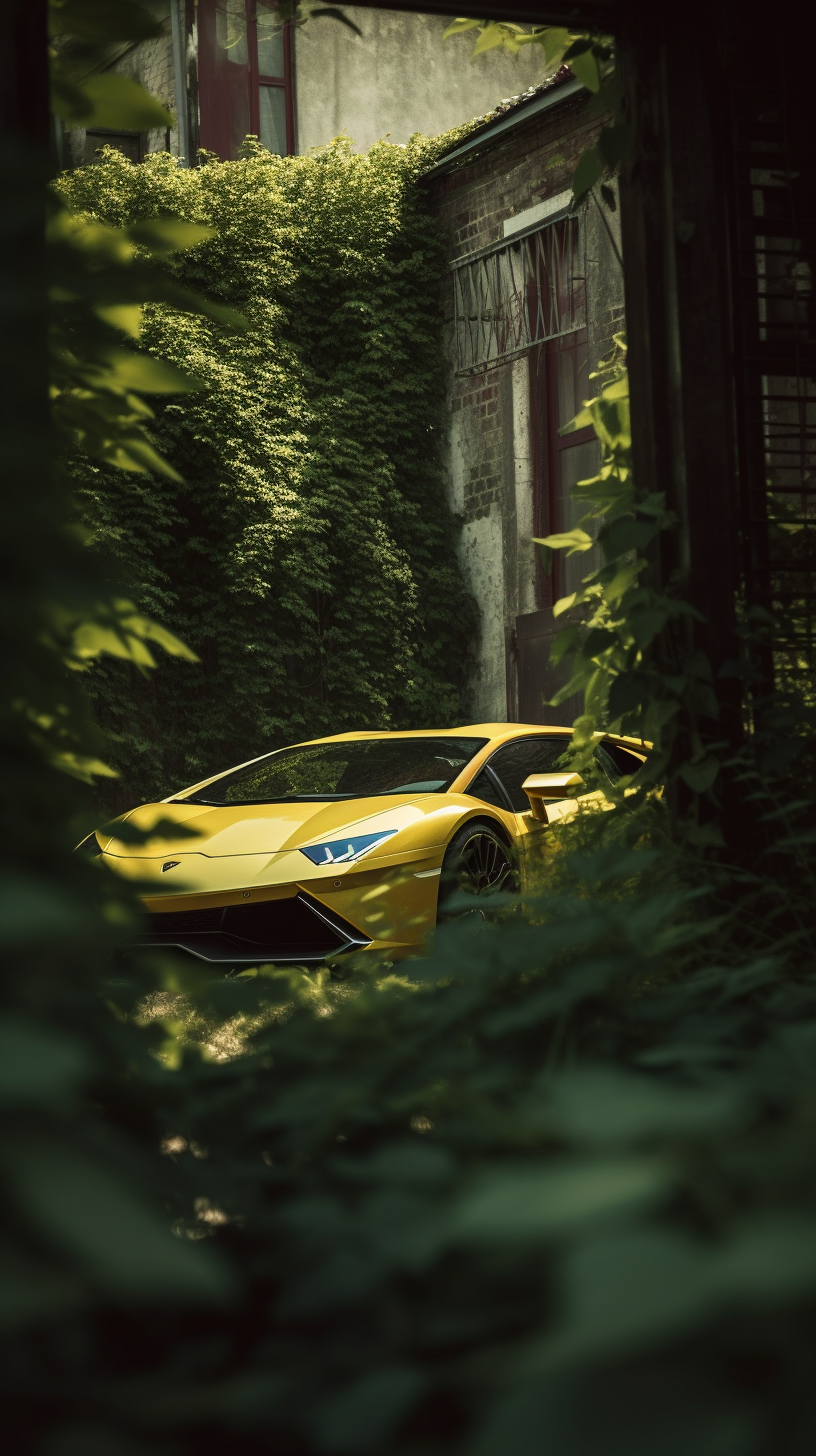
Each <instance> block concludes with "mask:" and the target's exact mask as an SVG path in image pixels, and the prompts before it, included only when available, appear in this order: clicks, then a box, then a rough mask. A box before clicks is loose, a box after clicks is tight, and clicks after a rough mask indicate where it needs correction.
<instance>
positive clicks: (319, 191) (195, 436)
mask: <svg viewBox="0 0 816 1456" xmlns="http://www.w3.org/2000/svg"><path fill="white" fill-rule="evenodd" d="M450 140H451V138H450V137H446V138H441V139H437V140H436V141H433V142H431V141H428V140H425V139H423V138H414V139H413V140H412V141H411V142H410V143H409V145H408V146H407V147H404V148H403V147H397V146H393V145H389V144H387V143H380V144H379V145H378V146H376V147H374V148H372V150H371V151H370V152H369V153H368V154H366V155H364V156H361V155H358V154H355V153H354V152H353V151H352V150H351V146H350V144H349V143H348V141H347V140H345V139H339V140H338V141H336V142H334V143H332V144H331V145H330V146H328V147H326V148H324V149H322V150H321V151H318V152H312V153H311V154H309V155H308V156H302V157H289V158H279V157H276V156H273V155H271V154H269V153H267V152H265V151H263V150H262V149H261V148H260V147H259V146H258V145H257V144H256V143H254V142H252V141H249V142H248V143H247V144H246V146H245V154H244V156H243V158H242V159H241V160H240V161H237V162H223V163H221V162H218V161H216V160H212V159H211V160H208V161H207V162H206V164H205V165H203V166H202V167H200V168H197V169H194V170H191V169H185V168H182V167H180V166H178V164H177V163H176V162H175V160H174V159H173V158H171V157H170V156H168V155H165V154H160V155H157V156H153V157H150V158H148V159H147V161H146V162H144V163H143V164H142V165H141V166H138V167H135V166H133V165H131V164H130V163H129V162H128V161H127V160H126V159H125V158H123V157H122V156H120V155H119V154H118V153H116V152H114V151H110V150H108V151H106V152H105V153H104V154H103V157H102V161H101V163H100V165H98V166H95V167H90V168H86V169H84V170H82V171H79V172H76V173H73V174H70V175H68V176H66V177H64V178H63V179H62V181H61V183H60V191H61V194H62V196H63V197H64V198H65V199H66V200H67V201H68V202H69V204H70V206H71V207H72V209H73V210H74V211H75V212H76V213H79V214H81V215H82V216H84V217H86V218H89V219H92V220H93V222H94V224H95V225H99V224H104V225H105V226H107V227H110V228H126V229H130V231H131V232H132V231H133V229H134V228H148V227H151V226H153V227H155V225H156V220H157V219H167V218H172V219H173V220H174V225H176V226H177V225H178V223H179V220H180V221H182V222H183V223H184V224H185V225H187V226H190V225H191V224H194V225H196V226H201V225H204V226H205V227H206V229H207V230H208V233H207V237H206V239H205V240H204V241H202V242H200V243H199V245H198V246H196V247H194V248H192V249H190V250H188V251H186V252H185V253H184V254H178V255H175V257H174V258H173V259H171V260H170V261H169V262H168V264H167V265H166V266H167V268H168V270H169V274H168V277H169V279H170V281H172V282H173V284H174V286H175V287H177V288H181V287H184V288H190V287H192V288H193V289H194V290H195V291H196V292H197V293H200V292H206V293H207V294H209V295H210V296H215V298H216V299H217V301H218V302H219V303H220V304H221V305H222V306H224V305H227V306H232V307H233V308H238V309H239V310H240V311H241V314H242V315H243V316H244V317H245V319H246V322H247V327H246V329H245V330H244V331H243V332H237V331H236V330H235V328H234V327H231V326H228V323H229V321H228V322H223V321H221V320H219V318H218V317H217V316H216V317H213V316H210V317H208V318H204V317H202V316H200V315H198V316H197V315H194V314H192V313H190V312H188V311H182V310H181V309H180V308H179V307H178V306H174V304H173V302H172V300H171V301H169V302H165V301H160V302H158V303H156V304H151V305H149V306H148V307H147V308H146V309H145V317H144V323H143V326H142V328H141V335H140V342H141V343H142V345H143V346H145V347H146V348H147V349H148V350H149V351H150V353H151V354H152V355H153V356H154V358H155V359H156V360H161V361H162V364H161V367H162V368H167V367H169V366H173V367H174V372H175V373H177V372H178V370H181V371H183V372H184V373H185V374H186V375H188V376H190V375H192V376H194V377H195V380H196V381H197V384H198V388H197V389H196V391H195V393H191V394H187V395H186V396H184V397H182V398H178V397H176V398H174V399H172V400H165V399H163V398H157V401H156V404H155V411H156V420H155V424H154V429H153V434H154V437H155V441H156V444H157V446H158V448H159V449H160V451H161V452H162V455H163V456H164V457H165V458H166V459H167V460H168V461H169V462H170V464H171V466H172V467H173V471H174V475H173V476H168V474H167V473H166V472H165V473H164V474H159V473H156V472H155V471H154V472H153V473H150V474H141V475H135V474H133V473H127V474H126V473H124V472H121V471H117V470H112V469H110V468H109V466H108V465H101V464H96V463H93V464H92V463H86V464H85V465H84V466H83V467H82V468H81V469H80V470H79V471H78V476H77V485H78V488H79V493H80V499H81V504H82V512H83V516H84V519H85V520H86V522H87V523H88V524H89V526H90V528H91V530H92V531H93V534H94V538H95V542H96V545H97V549H99V550H100V551H103V552H104V553H106V554H107V556H108V557H109V558H111V559H112V562H113V566H112V571H114V572H115V574H116V575H117V576H119V577H120V578H121V577H124V578H125V580H126V581H127V583H128V589H129V592H130V594H131V595H132V596H133V598H134V600H135V601H136V603H137V605H138V607H139V609H140V610H141V611H144V612H147V613H149V614H150V616H151V617H153V618H155V619H156V620H157V621H158V622H160V623H162V624H163V625H165V626H166V627H172V629H173V631H174V632H177V633H178V634H179V635H180V636H181V637H182V638H183V640H184V641H185V642H187V643H188V644H189V645H190V646H191V648H193V649H194V651H195V653H196V654H197V656H198V658H199V659H200V663H199V664H198V665H189V666H185V667H184V668H183V669H181V670H180V669H179V667H178V666H176V665H172V664H170V663H160V664H159V665H158V667H157V670H156V672H155V673H153V674H152V676H151V679H150V681H149V682H146V681H144V682H143V681H141V680H140V679H139V678H138V675H137V674H136V673H134V672H133V671H132V670H131V669H129V668H127V667H123V666H122V665H121V664H118V663H115V662H106V663H105V664H104V665H101V666H100V667H99V668H97V669H95V670H94V672H93V675H92V692H93V694H94V697H95V699H96V704H97V711H98V715H99V720H100V722H101V723H102V725H103V726H104V727H105V728H106V729H107V731H108V732H109V733H110V734H111V735H112V736H113V740H114V746H113V749H112V753H113V758H114V762H115V763H116V766H117V768H118V769H119V770H120V772H121V774H122V782H123V787H122V789H121V792H120V796H119V797H116V796H115V795H114V797H111V796H110V795H109V796H108V802H109V804H110V807H111V808H115V807H118V804H119V802H120V798H121V803H122V806H123V807H124V801H125V800H126V799H128V800H129V801H132V799H133V798H134V797H136V796H141V797H143V798H149V797H155V796H157V795H163V794H166V793H168V792H170V791H171V790H172V789H173V788H174V787H175V786H177V785H179V784H181V783H184V782H190V781H192V780H194V779H196V778H199V777H201V776H203V775H204V774H206V773H207V772H211V771H214V770H216V769H218V768H219V767H222V766H224V765H225V764H228V763H229V762H234V761H236V760H240V759H242V758H249V757H252V756H254V755H255V754H257V753H259V752H262V751H263V750H264V749H265V748H271V747H275V746H277V745H279V744H281V743H285V742H287V741H289V742H291V741H293V740H294V741H297V740H298V739H304V738H308V737H312V736H315V735H317V734H319V733H326V732H339V731H343V730H344V729H354V728H389V727H396V726H400V727H406V728H407V727H413V726H419V725H421V724H426V723H438V724H439V725H440V726H442V725H444V724H449V723H452V722H454V721H456V719H457V718H460V717H461V715H462V714H463V712H464V703H463V692H464V686H465V682H466V672H467V663H468V658H469V647H470V643H471V640H472V636H473V631H474V625H475V609H474V607H473V604H472V602H471V600H470V598H469V597H468V595H467V593H466V591H465V588H464V584H463V580H462V576H461V573H460V570H459V567H458V565H457V563H456V552H455V520H454V518H453V517H452V515H451V514H450V512H449V511H448V508H447V506H446V505H445V492H444V474H443V472H444V464H443V458H442V448H441V442H442V437H443V427H444V415H443V410H444V372H443V371H444V363H443V355H442V348H441V314H440V311H439V309H438V307H437V303H436V300H437V299H438V297H439V295H440V288H439V285H440V280H441V278H442V276H443V270H444V254H443V247H442V242H441V239H440V237H439V235H438V232H437V228H436V225H435V224H434V222H433V221H432V220H431V219H430V217H429V216H428V214H427V212H426V210H425V208H424V205H423V202H422V199H421V196H420V193H419V189H417V188H415V187H414V185H413V183H414V179H415V177H416V176H417V174H418V172H419V171H420V170H421V169H422V168H423V167H424V166H427V165H428V162H429V161H431V160H432V159H433V157H434V156H435V155H436V154H437V153H438V152H439V151H440V150H442V148H443V147H444V146H445V145H446V144H450ZM210 312H211V315H212V312H213V310H212V309H211V311H210Z"/></svg>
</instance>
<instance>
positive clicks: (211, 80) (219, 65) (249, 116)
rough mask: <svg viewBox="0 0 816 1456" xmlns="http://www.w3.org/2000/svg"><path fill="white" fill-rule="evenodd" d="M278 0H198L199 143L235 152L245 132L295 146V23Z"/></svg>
mask: <svg viewBox="0 0 816 1456" xmlns="http://www.w3.org/2000/svg"><path fill="white" fill-rule="evenodd" d="M277 10H278V6H277V0H199V4H198V9H197V13H198V82H199V109H200V115H201V145H202V147H204V148H205V150H207V151H211V152H216V153H217V155H218V156H219V157H221V158H222V159H224V160H228V159H233V158H235V157H236V156H237V154H238V149H239V147H240V145H241V142H242V141H243V140H244V137H246V136H247V135H249V134H251V135H253V136H257V137H258V139H259V141H260V142H261V144H262V146H265V147H268V149H269V150H270V151H271V152H277V153H278V154H279V155H281V156H286V155H288V154H290V153H292V152H294V149H295V135H294V133H295V124H294V105H293V94H292V45H291V27H290V26H289V25H287V24H282V23H281V20H280V18H279V16H278V14H277Z"/></svg>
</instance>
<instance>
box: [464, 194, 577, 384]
mask: <svg viewBox="0 0 816 1456" xmlns="http://www.w3.org/2000/svg"><path fill="white" fill-rule="evenodd" d="M582 248H583V238H582V230H581V226H580V219H579V218H578V217H577V216H569V217H562V218H560V219H558V220H557V221H553V222H549V223H548V224H547V225H545V226H544V227H538V228H535V229H531V230H530V231H529V232H526V233H522V234H518V235H516V236H515V237H512V238H509V239H508V240H506V241H504V242H502V243H498V244H495V245H494V246H493V247H490V248H483V249H481V250H480V251H479V252H478V253H472V254H471V255H470V256H469V257H467V258H462V259H459V260H458V261H457V262H455V263H454V264H453V269H454V309H455V327H456V351H457V366H458V368H459V369H460V370H468V369H483V368H485V367H486V366H488V365H492V364H499V363H503V362H504V361H505V360H506V359H510V358H512V357H513V356H514V355H517V354H523V353H524V352H525V351H526V350H527V349H529V348H530V347H531V346H532V345H533V344H540V343H543V342H544V341H545V340H547V339H554V338H559V337H561V336H562V335H565V334H570V333H574V332H576V331H577V330H578V329H582V328H584V326H585V324H586V297H585V291H584V276H585V273H586V269H585V268H584V267H583V266H582Z"/></svg>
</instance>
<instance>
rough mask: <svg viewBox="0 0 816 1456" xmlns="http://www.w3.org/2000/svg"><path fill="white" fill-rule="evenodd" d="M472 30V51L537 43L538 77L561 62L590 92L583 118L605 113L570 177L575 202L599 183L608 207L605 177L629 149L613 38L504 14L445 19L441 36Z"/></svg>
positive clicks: (514, 49) (610, 193) (610, 198)
mask: <svg viewBox="0 0 816 1456" xmlns="http://www.w3.org/2000/svg"><path fill="white" fill-rule="evenodd" d="M471 31H477V32H478V35H477V38H476V42H475V45H474V47H473V57H474V58H475V57H476V56H480V55H485V54H486V53H487V52H488V51H491V50H496V49H497V48H501V49H503V50H507V51H509V52H510V54H511V55H518V53H519V51H520V50H521V49H522V47H524V46H537V47H538V48H539V49H540V50H541V52H542V62H543V67H544V71H543V75H542V78H541V79H542V80H547V79H548V78H549V77H551V76H555V75H556V73H557V72H558V71H559V69H560V68H561V67H562V66H569V68H570V70H571V71H572V73H573V75H574V76H575V78H576V80H578V81H580V82H581V84H582V85H583V86H585V87H586V89H587V90H588V91H589V92H591V95H592V99H591V101H590V103H589V106H588V107H587V110H586V112H585V113H584V114H585V116H586V117H587V119H589V118H590V117H595V116H604V117H605V116H607V115H608V113H610V112H611V113H612V116H611V120H609V121H607V122H605V124H604V125H603V126H602V127H601V130H600V131H599V133H598V139H597V141H596V142H594V143H593V145H592V146H591V147H588V148H587V149H586V150H585V151H584V152H582V154H581V156H580V157H579V159H578V164H577V166H576V168H575V172H574V174H573V179H572V190H573V193H574V195H575V201H576V202H580V201H581V200H582V198H584V197H586V195H587V193H588V192H590V191H591V190H592V188H593V187H594V186H595V184H596V183H600V193H601V197H602V198H603V200H604V202H605V203H606V205H607V207H609V208H611V209H612V211H614V209H615V207H616V200H615V193H614V190H613V188H612V187H610V185H609V183H610V181H611V179H612V178H613V177H614V176H615V174H616V172H617V170H618V168H619V166H620V164H621V162H624V161H626V160H627V159H628V157H629V156H630V154H631V150H632V132H631V128H630V127H629V126H628V125H627V123H626V121H625V119H624V116H623V112H622V101H623V92H622V90H621V85H620V81H619V79H618V77H617V75H616V72H615V49H614V41H613V38H612V37H611V36H609V35H605V34H602V33H601V32H597V33H596V32H590V31H587V30H571V29H569V28H567V27H565V26H558V25H532V26H530V27H529V28H527V27H526V26H523V25H517V24H516V23H515V22H513V21H509V20H470V19H467V18H466V17H462V18H461V19H458V20H453V21H451V23H450V25H449V26H448V27H447V29H446V31H445V34H444V36H443V39H445V40H446V39H447V38H448V37H449V36H455V35H463V34H466V33H468V32H471Z"/></svg>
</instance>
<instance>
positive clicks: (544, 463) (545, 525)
mask: <svg viewBox="0 0 816 1456" xmlns="http://www.w3.org/2000/svg"><path fill="white" fill-rule="evenodd" d="M586 345H587V330H586V329H585V328H583V329H576V330H575V331H574V332H573V333H569V334H563V335H561V336H559V337H558V338H555V339H548V340H547V342H546V343H543V344H538V345H537V346H536V347H535V348H533V349H531V350H530V355H529V360H530V425H531V435H532V457H533V519H534V525H535V534H536V536H539V537H541V536H551V535H555V534H556V533H557V532H560V531H563V530H564V529H565V528H566V524H567V523H566V520H565V511H564V507H565V504H566V502H565V498H564V481H563V470H562V460H563V453H564V451H565V450H570V449H572V448H573V447H574V446H576V445H583V444H585V443H587V442H589V441H594V440H595V439H596V435H595V431H594V430H593V428H592V426H591V425H590V426H588V427H587V428H586V429H583V430H574V431H573V432H571V433H570V434H568V435H559V433H558V427H559V419H560V418H561V415H562V411H561V410H560V409H559V399H558V358H557V356H558V354H563V353H565V352H567V351H573V350H577V349H579V348H580V347H582V346H583V347H586ZM577 407H579V406H578V405H576V408H577ZM564 568H565V557H564V555H563V553H562V552H559V551H556V552H554V553H552V556H551V558H550V562H549V563H548V566H547V567H545V565H544V560H543V555H542V553H541V552H539V556H538V560H537V563H536V583H535V585H536V605H537V607H538V608H542V607H553V606H554V605H555V603H556V602H557V601H558V600H559V598H560V597H563V596H565V595H566V582H565V571H564Z"/></svg>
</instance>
